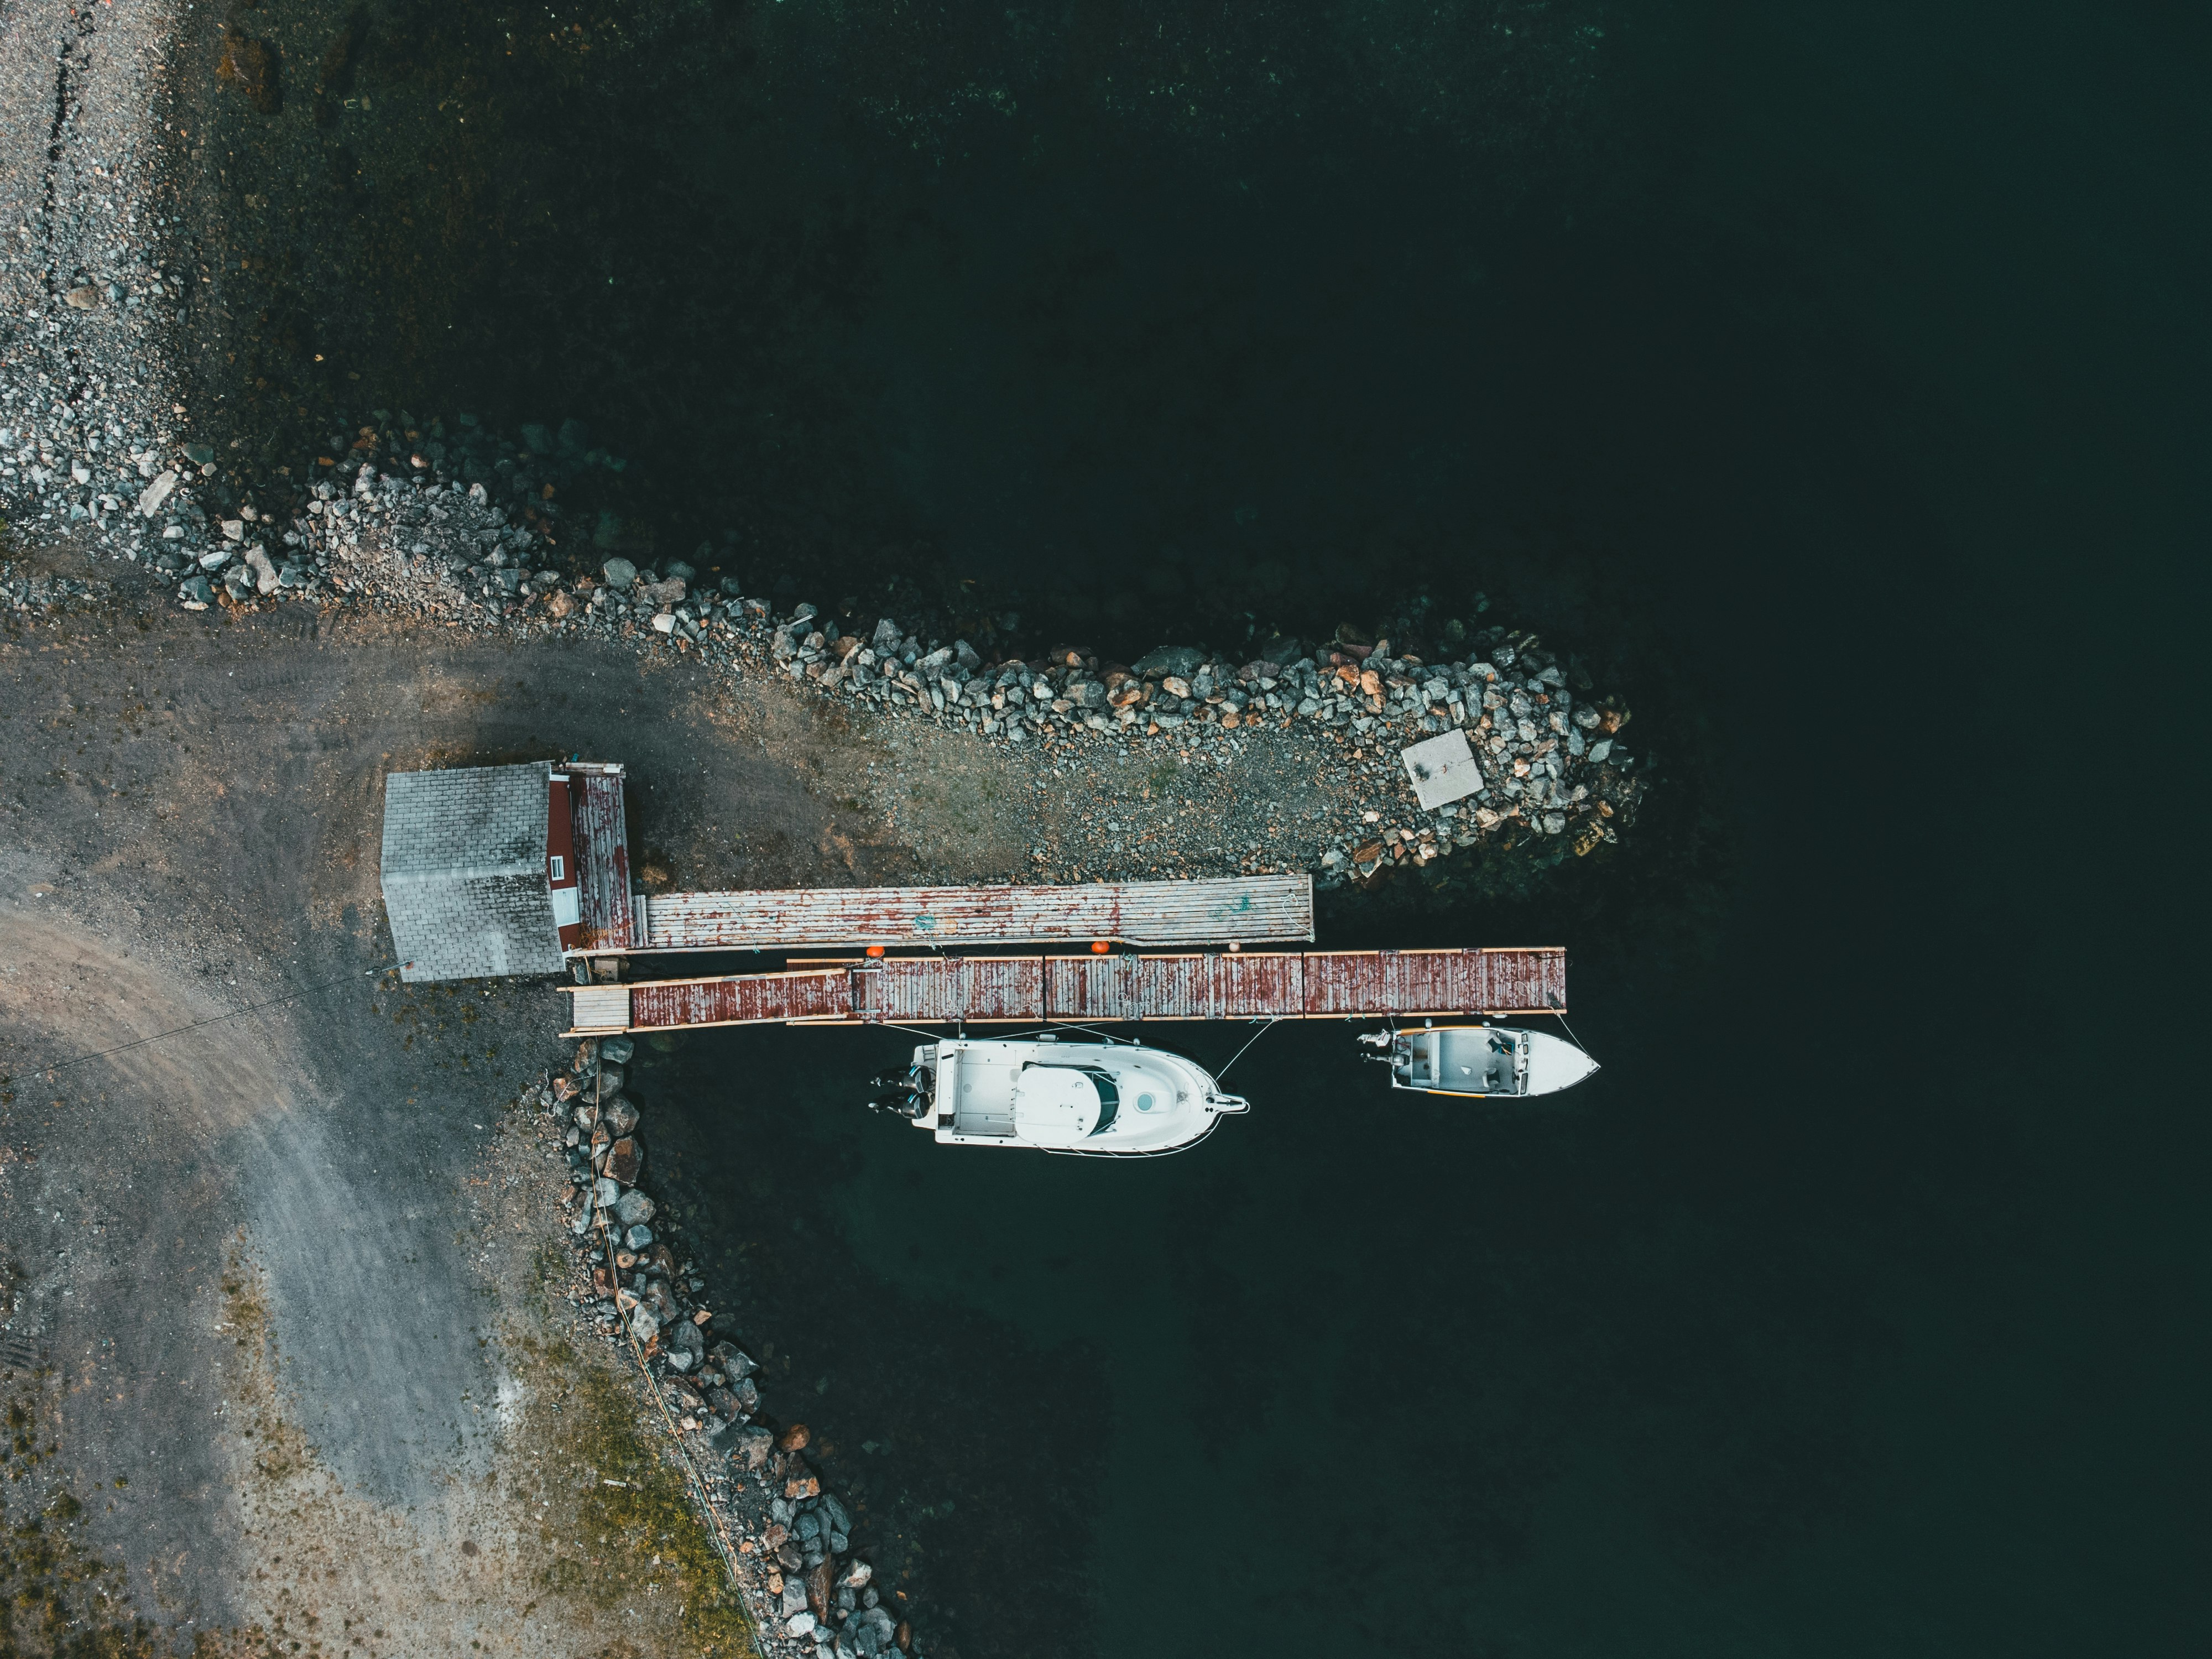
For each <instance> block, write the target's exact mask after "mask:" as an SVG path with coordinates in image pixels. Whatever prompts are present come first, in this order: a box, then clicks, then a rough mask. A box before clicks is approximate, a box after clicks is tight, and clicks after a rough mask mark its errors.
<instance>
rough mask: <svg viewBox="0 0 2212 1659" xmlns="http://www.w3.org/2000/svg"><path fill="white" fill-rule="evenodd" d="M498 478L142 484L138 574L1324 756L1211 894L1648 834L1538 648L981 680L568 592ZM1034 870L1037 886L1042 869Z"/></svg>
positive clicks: (1160, 734)
mask: <svg viewBox="0 0 2212 1659" xmlns="http://www.w3.org/2000/svg"><path fill="white" fill-rule="evenodd" d="M365 441H368V440H365ZM186 459H189V457H187V458H186ZM152 465H153V462H152V461H151V460H143V461H141V462H140V463H139V467H140V470H141V471H148V470H149V469H150V468H151V467H152ZM501 469H504V470H503V471H502V470H501ZM483 471H486V472H488V473H489V475H490V482H489V483H487V482H486V481H485V479H483V478H479V479H477V480H476V481H475V482H473V483H467V484H464V483H461V482H460V481H459V480H458V479H453V478H447V477H444V476H443V475H442V473H441V471H440V470H439V467H438V465H436V464H435V462H433V461H432V460H430V459H426V458H425V457H424V456H423V455H422V454H421V453H413V454H411V455H410V456H409V457H408V458H407V465H406V466H405V470H404V471H399V470H392V469H389V468H387V469H386V470H382V471H380V469H379V468H378V466H377V465H375V464H374V463H373V462H368V461H363V462H361V463H360V464H359V465H356V466H355V467H354V468H353V470H352V471H351V473H350V475H346V474H344V473H339V474H337V475H335V476H333V477H326V478H325V479H323V480H322V481H320V482H318V483H316V484H314V485H313V487H312V489H310V490H309V491H308V492H307V495H306V497H305V499H304V500H303V501H301V502H300V503H299V504H298V507H297V509H296V510H291V511H287V512H284V513H276V512H273V511H264V510H262V509H259V508H257V507H255V506H254V505H253V504H252V502H250V501H240V502H238V503H237V504H236V506H235V507H234V508H233V509H230V510H228V511H222V510H218V512H217V513H216V514H215V515H213V516H210V514H208V513H204V512H203V511H201V510H200V508H199V507H198V506H197V504H196V501H195V499H194V496H195V494H196V486H195V483H194V482H193V480H192V478H191V477H188V476H187V474H186V473H185V471H180V470H179V468H177V467H175V466H170V465H163V466H162V467H161V470H159V471H154V472H153V476H152V477H150V478H149V479H147V480H146V482H145V484H144V488H143V491H142V492H141V495H140V496H139V498H138V505H137V508H136V509H134V510H135V511H136V512H137V513H138V514H139V515H140V516H141V517H142V518H143V519H144V520H145V524H144V525H143V526H133V528H132V531H131V537H130V538H128V541H127V544H126V545H125V546H124V547H123V548H122V551H123V553H124V556H125V557H128V558H131V560H132V562H140V563H143V566H144V567H145V568H148V569H149V570H150V571H151V572H152V573H153V574H155V578H156V580H159V581H161V583H163V584H164V585H165V586H172V587H173V592H174V593H175V596H176V599H177V602H178V603H179V604H180V605H183V606H184V607H185V608H186V609H187V610H202V611H204V610H207V609H210V608H211V607H216V606H222V607H226V608H229V609H234V610H235V609H246V610H251V609H255V608H258V607H260V606H263V605H270V604H276V603H283V602H303V603H307V604H313V605H368V606H371V607H374V608H377V609H380V610H383V611H390V612H394V613H398V614H401V615H408V616H412V617H420V618H422V619H425V620H430V621H435V622H438V623H445V624H447V625H452V626H457V627H465V628H468V629H476V630H487V631H489V630H496V631H501V632H504V633H507V634H511V635H517V636H521V637H532V636H539V637H543V636H549V635H552V636H558V635H572V636H574V635H590V636H598V637H603V638H607V637H611V638H619V639H623V640H627V641H632V642H634V643H635V645H636V646H637V647H639V648H641V649H646V650H653V649H659V650H665V651H669V652H673V653H682V654H685V655H693V656H696V657H697V658H698V659H702V660H703V661H706V662H708V663H711V664H715V665H720V666H723V667H725V668H726V669H728V670H729V671H732V672H735V673H737V674H739V675H744V676H750V677H754V678H774V679H777V680H780V681H781V682H783V683H786V684H789V685H790V686H792V687H793V688H794V689H796V690H800V691H803V692H808V693H811V694H812V695H814V696H819V697H823V698H825V699H829V700H831V701H834V702H841V703H845V704H848V705H854V706H860V707H866V708H870V709H872V710H873V711H875V712H877V713H878V714H884V715H888V716H892V717H897V718H906V719H912V720H923V721H927V722H929V723H932V724H933V725H935V726H940V727H945V728H949V729H953V730H958V731H963V732H968V733H969V734H972V735H973V736H974V737H975V738H978V739H981V740H982V741H986V742H990V743H994V744H1006V745H1015V746H1021V745H1031V746H1034V747H1036V749H1038V750H1042V752H1043V753H1044V755H1045V756H1046V757H1047V758H1048V761H1049V762H1050V763H1054V764H1063V763H1066V761H1068V760H1071V759H1074V758H1078V757H1080V756H1081V755H1082V753H1083V752H1084V751H1085V750H1086V749H1089V748H1091V747H1093V746H1095V745H1099V744H1112V745H1116V746H1118V747H1120V748H1121V750H1124V751H1128V750H1143V749H1145V748H1146V747H1148V746H1149V747H1153V748H1164V749H1172V750H1174V751H1175V752H1176V754H1178V755H1179V756H1181V757H1184V758H1186V759H1188V758H1189V757H1191V756H1192V755H1193V754H1194V752H1195V753H1198V754H1199V755H1200V756H1201V757H1203V754H1204V751H1205V750H1206V749H1207V748H1209V747H1212V748H1215V749H1218V748H1219V747H1221V746H1222V745H1227V744H1239V743H1241V742H1249V741H1250V740H1252V739H1253V738H1255V737H1259V736H1261V734H1265V733H1270V732H1291V733H1296V734H1299V735H1302V736H1304V737H1305V738H1311V739H1315V740H1316V742H1315V743H1314V744H1312V745H1311V746H1310V757H1305V758H1310V760H1311V761H1312V763H1314V765H1315V767H1316V770H1318V771H1319V772H1321V773H1324V774H1326V775H1327V777H1326V779H1325V781H1326V782H1327V784H1328V786H1329V788H1328V800H1327V802H1326V810H1325V811H1323V812H1322V813H1321V814H1320V816H1321V817H1322V819H1323V822H1322V823H1318V824H1315V823H1306V824H1304V825H1301V826H1299V827H1298V829H1297V834H1296V835H1295V836H1293V835H1291V834H1288V833H1286V832H1285V830H1284V829H1283V828H1282V826H1281V825H1280V824H1279V823H1276V822H1274V821H1273V820H1268V821H1266V822H1262V821H1261V818H1262V817H1265V815H1256V816H1255V815H1247V816H1248V817H1251V821H1250V822H1249V823H1246V822H1244V821H1243V818H1240V819H1239V820H1238V822H1237V823H1236V824H1235V825H1234V826H1232V827H1233V829H1234V830H1235V833H1234V834H1225V835H1224V836H1221V837H1220V838H1219V841H1218V842H1217V843H1216V844H1214V845H1212V846H1210V847H1207V848H1204V849H1202V850H1203V852H1204V854H1205V858H1206V867H1211V868H1215V869H1224V868H1234V869H1242V870H1246V871H1252V872H1258V871H1274V870H1289V869H1305V870H1308V871H1310V872H1313V873H1314V874H1316V876H1317V877H1318V878H1320V879H1321V880H1322V882H1323V883H1324V884H1328V883H1331V882H1335V881H1340V880H1349V879H1354V878H1364V877H1370V876H1372V875H1374V874H1375V873H1376V872H1377V871H1378V870H1381V869H1383V868H1384V867H1385V866H1390V865H1393V864H1407V863H1410V864H1413V865H1420V864H1425V863H1427V862H1429V861H1431V860H1434V859H1437V858H1442V857H1446V856H1449V854H1452V853H1454V852H1455V851H1457V850H1460V849H1464V848H1475V847H1479V846H1480V845H1481V844H1483V843H1484V842H1497V843H1502V844H1511V843H1513V842H1516V840H1518V839H1522V838H1526V839H1528V840H1530V841H1535V840H1538V839H1539V838H1546V837H1549V838H1555V839H1558V840H1559V842H1560V843H1561V844H1562V845H1563V846H1564V847H1571V848H1572V850H1573V851H1575V852H1577V853H1587V852H1589V851H1590V850H1592V849H1593V848H1595V847H1597V846H1599V845H1600V844H1601V843H1602V842H1607V841H1611V840H1614V839H1616V838H1617V837H1618V835H1619V832H1620V829H1621V828H1623V827H1625V826H1626V825H1627V824H1629V823H1632V822H1633V819H1634V817H1635V812H1636V809H1637V806H1638V803H1639V801H1640V799H1641V798H1642V795H1643V793H1644V788H1645V787H1646V786H1645V778H1644V773H1643V772H1642V770H1641V769H1639V768H1638V763H1637V760H1636V757H1633V756H1632V755H1631V754H1630V753H1629V751H1628V750H1627V748H1626V745H1625V744H1624V742H1623V740H1622V738H1621V736H1620V732H1621V728H1622V727H1623V726H1626V724H1627V722H1628V720H1629V710H1628V708H1627V707H1626V705H1625V704H1624V703H1622V702H1620V700H1618V699H1617V698H1612V697H1605V696H1596V695H1595V694H1594V691H1593V688H1592V686H1591V684H1590V683H1589V678H1588V676H1587V675H1585V674H1583V673H1582V672H1581V671H1579V669H1578V668H1577V666H1576V665H1575V664H1574V662H1573V659H1565V660H1562V659H1560V658H1559V656H1558V655H1556V654H1555V653H1553V652H1552V651H1550V650H1548V649H1547V647H1545V645H1544V642H1543V641H1541V640H1540V639H1538V638H1537V637H1536V636H1535V635H1531V634H1527V633H1514V632H1511V631H1510V630H1508V629H1504V628H1503V627H1490V628H1486V629H1477V630H1474V631H1473V632H1468V631H1466V630H1465V629H1463V628H1460V627H1459V625H1457V624H1453V625H1451V627H1449V628H1448V629H1446V630H1445V632H1446V637H1447V638H1450V637H1451V636H1452V633H1453V630H1454V629H1457V637H1456V640H1455V643H1454V644H1453V645H1452V646H1450V647H1446V648H1445V649H1444V650H1443V651H1441V652H1439V653H1437V659H1435V660H1429V659H1424V657H1422V656H1421V655H1419V654H1416V653H1413V652H1412V651H1409V650H1406V649H1403V648H1400V649H1398V650H1395V651H1394V650H1393V649H1392V647H1391V644H1390V641H1388V640H1379V641H1374V642H1373V643H1371V644H1370V643H1367V642H1364V641H1360V642H1355V641H1352V640H1350V639H1340V640H1339V641H1327V642H1322V643H1320V644H1317V645H1312V646H1310V647H1309V646H1307V645H1304V644H1302V643H1300V642H1298V641H1280V640H1278V641H1276V643H1277V646H1278V647H1279V653H1280V659H1268V658H1264V657H1262V658H1252V659H1245V660H1243V661H1237V660H1234V659H1230V658H1228V657H1225V656H1220V655H1218V654H1211V653H1207V652H1206V651H1203V650H1201V649H1200V648H1198V647H1183V646H1170V647H1162V648H1160V649H1158V650H1156V651H1154V652H1152V653H1150V654H1148V655H1146V656H1144V657H1140V658H1139V659H1137V660H1135V661H1134V662H1132V663H1127V664H1124V663H1119V662H1115V661H1113V660H1111V659H1107V658H1103V657H1102V656H1101V655H1100V654H1099V653H1097V652H1095V651H1093V650H1091V649H1090V648H1089V647H1084V646H1080V645H1062V646H1057V647H1053V648H1052V649H1050V650H1048V651H1045V652H1042V653H1036V654H1035V655H1032V656H1029V657H1023V658H1012V657H999V658H994V659H987V658H986V657H985V656H984V655H983V654H982V653H981V652H979V651H978V650H977V649H976V648H975V647H974V646H972V645H970V644H969V642H968V641H965V640H963V639H952V640H949V641H946V640H939V639H936V638H933V637H926V636H925V635H922V634H921V633H919V632H916V631H914V630H912V629H908V628H907V627H905V626H903V625H902V623H900V622H899V621H898V620H897V619H896V618H894V617H882V616H876V617H867V616H860V617H848V618H845V619H842V620H840V619H838V618H836V617H830V616H829V615H826V614H824V613H823V611H820V610H819V609H817V607H816V606H815V605H811V604H807V603H797V604H791V605H782V604H777V603H774V602H771V601H770V600H769V599H763V598H759V597H757V596H755V597H748V596H746V595H745V594H744V593H743V592H741V591H740V584H739V583H738V581H737V580H735V579H733V578H729V577H723V578H721V579H720V580H713V579H711V576H710V577H709V578H708V579H702V577H701V575H700V573H699V571H698V570H697V568H696V567H695V566H694V565H692V564H690V563H689V562H682V561H671V562H667V563H665V565H663V566H662V567H660V568H658V569H655V568H639V567H638V566H637V565H636V564H635V563H634V562H632V561H630V560H629V559H627V558H623V557H619V556H617V557H613V558H608V559H605V560H603V561H600V562H599V563H598V566H597V568H596V569H594V570H592V571H591V572H589V573H588V574H576V573H574V572H573V571H568V570H564V569H562V568H561V562H562V555H561V553H560V547H561V543H562V540H563V539H566V538H567V537H568V532H567V528H566V526H564V525H562V523H561V522H560V521H559V520H557V519H555V518H552V517H549V516H547V515H546V513H544V512H542V511H541V510H540V508H541V507H544V505H545V503H544V498H543V496H542V495H541V494H540V489H541V487H540V486H538V483H537V480H538V477H539V476H540V475H541V473H542V472H543V471H544V466H542V465H540V464H539V462H538V459H537V458H536V457H534V456H533V455H532V453H531V452H529V451H528V450H524V451H521V452H520V458H519V459H517V457H516V456H513V455H510V456H507V457H505V458H502V459H501V460H500V461H498V462H496V463H495V464H493V465H491V466H489V467H486V468H483ZM502 490H504V491H505V492H506V499H505V500H504V501H502V500H501V499H500V492H501V491H502ZM149 527H153V528H155V529H157V531H158V533H153V534H149V533H147V530H148V528H149ZM699 556H701V557H702V558H710V557H712V556H713V555H712V552H711V550H710V549H705V548H702V550H701V553H700V555H699ZM40 580H42V579H39V578H34V577H32V576H30V575H28V574H21V573H16V572H14V571H12V570H10V569H8V568H0V601H4V603H6V604H7V605H11V606H13V607H14V608H15V609H16V610H18V611H30V610H33V609H37V608H40V607H41V606H46V607H51V606H52V605H67V604H70V603H72V602H78V603H82V602H86V601H88V600H94V599H97V597H98V595H97V593H96V592H94V588H95V587H96V584H88V583H85V582H81V581H80V582H75V583H69V582H65V581H64V582H62V583H56V582H54V581H52V580H46V585H45V586H43V587H42V586H40ZM72 589H74V590H75V591H73V592H72V591H70V590H72ZM1285 645H1287V646H1288V647H1294V648H1292V649H1281V648H1280V647H1284V646H1285ZM1454 729H1456V730H1459V731H1462V732H1465V734H1466V735H1467V738H1468V743H1469V744H1470V745H1471V747H1472V749H1473V750H1474V755H1475V757H1476V760H1477V763H1478V764H1479V766H1480V769H1481V772H1482V775H1483V779H1484V784H1485V787H1483V788H1482V789H1481V790H1480V792H1479V793H1476V794H1474V795H1473V796H1472V797H1469V798H1468V799H1462V800H1461V801H1458V802H1455V803H1452V804H1449V805H1443V806H1440V807H1439V808H1437V810H1436V811H1425V810H1423V809H1422V808H1421V807H1420V806H1419V805H1418V803H1417V802H1416V801H1415V800H1414V799H1413V790H1412V787H1411V781H1410V780H1409V779H1408V777H1407V774H1406V771H1405V768H1404V766H1403V765H1402V764H1401V762H1400V760H1399V753H1400V751H1401V750H1402V749H1404V748H1405V747H1407V746H1408V745H1410V744H1413V743H1416V742H1419V741H1420V740H1421V739H1422V738H1427V737H1432V736H1435V735H1437V733H1439V732H1445V731H1449V730H1454ZM1127 816H1128V821H1127V823H1124V822H1123V821H1122V820H1121V819H1120V818H1118V817H1117V818H1115V820H1112V821H1110V822H1109V823H1106V824H1105V825H1103V837H1102V840H1103V844H1102V845H1100V846H1098V847H1095V848H1091V849H1090V851H1089V854H1088V855H1087V857H1086V859H1085V862H1084V864H1083V866H1082V868H1083V870H1084V872H1085V873H1087V874H1091V875H1096V874H1097V873H1099V872H1100V870H1101V868H1102V867H1106V866H1112V865H1114V864H1115V862H1116V860H1117V849H1119V850H1120V851H1121V852H1127V850H1128V849H1129V848H1130V845H1131V843H1133V842H1135V840H1136V839H1137V837H1139V836H1142V835H1144V831H1143V830H1140V829H1139V827H1138V825H1139V820H1141V819H1142V817H1143V812H1142V810H1141V808H1140V807H1139V805H1136V804H1134V803H1133V804H1132V805H1131V807H1130V810H1129V813H1128V815H1127ZM1152 838H1153V837H1152V836H1146V839H1148V840H1149V839H1152ZM1221 842H1226V843H1227V844H1226V845H1224V844H1220V843H1221ZM1034 856H1035V857H1036V860H1037V861H1038V862H1040V863H1042V862H1044V861H1045V860H1046V858H1047V854H1046V852H1045V850H1044V849H1042V848H1040V849H1038V851H1037V853H1036V854H1035V855H1034ZM1119 862H1120V863H1121V864H1122V865H1123V866H1130V865H1131V863H1132V860H1131V859H1129V858H1128V857H1126V856H1122V857H1120V858H1119Z"/></svg>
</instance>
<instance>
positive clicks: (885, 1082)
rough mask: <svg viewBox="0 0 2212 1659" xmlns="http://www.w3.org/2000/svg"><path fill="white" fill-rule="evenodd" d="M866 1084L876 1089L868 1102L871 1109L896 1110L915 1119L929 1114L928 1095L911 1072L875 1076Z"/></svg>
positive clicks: (903, 1115) (901, 1114)
mask: <svg viewBox="0 0 2212 1659" xmlns="http://www.w3.org/2000/svg"><path fill="white" fill-rule="evenodd" d="M868 1086H869V1087H870V1088H872V1089H875V1090H877V1091H878V1093H877V1094H876V1095H874V1096H873V1097H871V1098H870V1100H869V1102H868V1106H869V1109H871V1110H872V1111H878V1112H896V1113H897V1114H898V1115H899V1116H901V1117H910V1118H914V1119H915V1120H916V1121H919V1120H921V1119H922V1118H925V1117H927V1116H928V1115H929V1097H928V1096H927V1094H925V1093H924V1092H923V1091H922V1087H921V1084H920V1083H918V1082H917V1081H915V1076H914V1073H911V1072H909V1073H906V1074H905V1075H904V1076H902V1077H879V1078H877V1079H874V1080H873V1081H872V1082H871V1083H870V1085H868Z"/></svg>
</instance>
